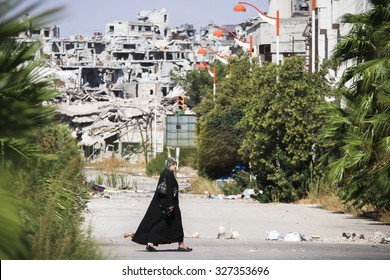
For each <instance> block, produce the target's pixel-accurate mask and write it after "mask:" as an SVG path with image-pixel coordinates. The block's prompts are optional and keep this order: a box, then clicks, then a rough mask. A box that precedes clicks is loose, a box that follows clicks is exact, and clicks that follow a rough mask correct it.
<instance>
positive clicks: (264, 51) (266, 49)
mask: <svg viewBox="0 0 390 280" xmlns="http://www.w3.org/2000/svg"><path fill="white" fill-rule="evenodd" d="M259 51H260V55H263V56H264V61H268V62H272V54H271V45H270V44H265V45H260V47H259Z"/></svg>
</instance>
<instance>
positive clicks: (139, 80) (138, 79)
mask: <svg viewBox="0 0 390 280" xmlns="http://www.w3.org/2000/svg"><path fill="white" fill-rule="evenodd" d="M168 23H169V14H168V13H167V12H166V11H165V10H164V9H163V10H161V11H159V12H158V11H141V12H140V13H139V14H138V21H136V22H130V21H115V22H110V23H107V24H106V29H105V34H103V33H101V32H96V33H94V34H93V36H92V37H87V36H84V35H75V36H71V38H66V39H64V38H60V37H59V29H58V28H57V27H56V26H50V27H44V28H41V29H40V30H29V31H27V32H26V33H24V34H20V36H19V40H36V39H39V40H41V41H42V43H43V47H42V51H41V56H44V57H45V58H47V63H46V66H48V68H49V69H50V74H49V75H50V79H52V80H53V81H54V85H55V87H56V88H57V89H58V91H59V92H60V94H59V95H58V96H57V97H56V99H55V100H53V103H55V104H57V105H58V111H59V113H60V115H61V118H62V119H63V120H64V121H66V122H67V123H69V124H70V125H71V127H72V128H73V130H74V137H75V138H77V139H78V141H79V144H80V145H81V146H82V147H83V150H84V155H85V157H86V158H88V159H93V158H97V157H100V156H101V155H103V154H105V153H107V152H115V153H118V154H120V155H121V156H123V157H129V158H131V157H133V156H136V155H137V154H145V152H147V153H148V155H147V156H148V157H150V156H151V152H153V153H156V152H161V151H163V148H164V142H165V139H164V138H165V124H164V121H165V116H166V115H167V114H175V113H176V109H177V108H176V107H177V106H176V102H177V96H178V95H184V93H183V90H182V89H181V88H180V87H177V86H176V85H175V84H174V83H173V82H172V81H171V79H170V73H171V71H174V72H176V73H179V74H180V73H185V72H187V71H190V70H192V69H194V67H195V64H194V63H196V60H197V59H198V58H197V57H196V52H194V49H195V48H196V47H195V44H196V43H195V33H196V32H195V30H194V29H193V27H192V25H184V26H181V27H179V28H176V29H172V30H170V29H169V27H168Z"/></svg>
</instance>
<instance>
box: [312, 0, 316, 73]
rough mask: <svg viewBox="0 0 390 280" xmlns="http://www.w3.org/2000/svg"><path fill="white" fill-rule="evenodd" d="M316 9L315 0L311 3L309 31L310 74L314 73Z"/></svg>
mask: <svg viewBox="0 0 390 280" xmlns="http://www.w3.org/2000/svg"><path fill="white" fill-rule="evenodd" d="M316 9H317V4H316V0H312V1H311V22H312V31H311V72H312V73H314V72H315V71H316V28H317V27H316Z"/></svg>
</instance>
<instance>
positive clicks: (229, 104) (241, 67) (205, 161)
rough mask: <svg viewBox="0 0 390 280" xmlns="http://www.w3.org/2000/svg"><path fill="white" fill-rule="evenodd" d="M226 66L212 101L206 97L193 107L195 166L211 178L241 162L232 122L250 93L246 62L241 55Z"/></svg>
mask: <svg viewBox="0 0 390 280" xmlns="http://www.w3.org/2000/svg"><path fill="white" fill-rule="evenodd" d="M229 67H230V72H229V75H228V77H227V78H224V79H219V80H218V82H217V94H216V97H215V100H214V98H213V97H212V96H207V98H205V99H203V100H202V103H201V104H199V106H198V107H197V108H196V109H195V111H196V112H197V114H198V124H197V139H198V142H197V150H198V161H197V167H198V170H199V171H200V172H201V173H204V174H206V175H207V176H209V177H210V178H214V179H215V178H219V177H223V176H228V175H229V174H230V172H231V171H232V169H233V168H234V167H235V166H236V165H238V164H243V161H242V160H241V158H240V156H239V155H238V149H239V148H240V145H241V141H242V137H243V135H242V133H241V131H240V130H239V129H237V127H236V124H237V123H238V122H239V121H240V120H241V118H242V116H243V108H244V107H245V106H247V102H246V100H247V96H248V95H249V94H250V87H249V77H250V70H249V69H250V64H249V60H248V58H246V57H245V58H242V59H239V60H236V61H234V62H233V63H232V64H231V65H230V66H229Z"/></svg>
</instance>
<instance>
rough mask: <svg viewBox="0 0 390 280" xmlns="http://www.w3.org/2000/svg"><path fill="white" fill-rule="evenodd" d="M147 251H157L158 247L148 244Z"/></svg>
mask: <svg viewBox="0 0 390 280" xmlns="http://www.w3.org/2000/svg"><path fill="white" fill-rule="evenodd" d="M146 251H149V252H155V251H157V249H156V248H154V247H153V246H150V245H146Z"/></svg>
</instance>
